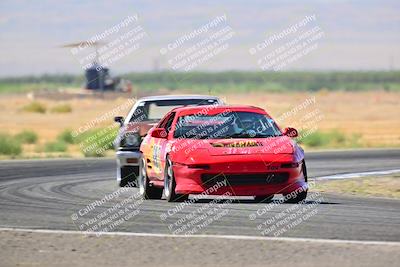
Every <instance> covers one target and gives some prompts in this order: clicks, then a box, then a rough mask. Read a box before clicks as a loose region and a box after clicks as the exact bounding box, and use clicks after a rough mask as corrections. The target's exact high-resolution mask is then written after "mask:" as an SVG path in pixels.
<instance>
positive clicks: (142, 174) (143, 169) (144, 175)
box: [138, 159, 147, 195]
mask: <svg viewBox="0 0 400 267" xmlns="http://www.w3.org/2000/svg"><path fill="white" fill-rule="evenodd" d="M141 163H142V164H141V165H142V166H141V168H140V175H139V179H138V180H139V192H140V194H142V195H143V194H144V192H145V190H146V188H145V186H146V178H147V172H146V163H145V161H144V159H142V161H141Z"/></svg>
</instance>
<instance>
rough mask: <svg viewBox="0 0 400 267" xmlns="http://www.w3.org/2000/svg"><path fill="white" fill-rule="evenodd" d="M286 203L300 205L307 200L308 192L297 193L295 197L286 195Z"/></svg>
mask: <svg viewBox="0 0 400 267" xmlns="http://www.w3.org/2000/svg"><path fill="white" fill-rule="evenodd" d="M284 197H285V200H286V203H299V202H301V201H303V200H305V199H306V198H307V191H302V192H299V193H297V194H296V195H295V196H294V197H292V196H291V194H288V195H284Z"/></svg>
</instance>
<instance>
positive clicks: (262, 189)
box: [173, 162, 308, 196]
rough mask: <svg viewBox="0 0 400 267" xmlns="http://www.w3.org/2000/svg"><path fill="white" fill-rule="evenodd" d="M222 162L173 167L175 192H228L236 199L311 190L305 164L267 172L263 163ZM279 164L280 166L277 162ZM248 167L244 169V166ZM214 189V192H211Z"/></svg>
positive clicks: (215, 193)
mask: <svg viewBox="0 0 400 267" xmlns="http://www.w3.org/2000/svg"><path fill="white" fill-rule="evenodd" d="M249 165H251V163H249V162H248V163H246V164H243V165H242V166H241V165H240V164H238V163H233V164H229V163H223V164H206V165H199V166H187V165H181V164H176V165H174V167H173V170H174V176H175V179H176V190H175V191H176V193H178V194H201V193H203V194H204V192H207V193H208V194H210V195H222V194H225V193H226V192H229V193H230V194H232V195H236V196H264V195H272V194H289V193H291V192H293V191H296V190H298V189H300V188H302V190H307V189H308V184H307V182H306V179H305V177H304V175H303V171H302V163H300V164H299V165H298V167H295V168H277V169H274V170H266V168H265V163H264V162H259V163H257V162H254V163H253V166H251V168H248V166H249ZM277 165H281V163H278V164H277ZM244 166H245V167H244ZM211 188H212V190H210V189H211Z"/></svg>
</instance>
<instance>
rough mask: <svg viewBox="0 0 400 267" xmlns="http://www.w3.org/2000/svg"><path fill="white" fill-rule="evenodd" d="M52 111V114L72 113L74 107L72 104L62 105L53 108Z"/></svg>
mask: <svg viewBox="0 0 400 267" xmlns="http://www.w3.org/2000/svg"><path fill="white" fill-rule="evenodd" d="M50 111H51V112H52V113H70V112H72V107H71V105H70V104H60V105H57V106H54V107H52V108H51V109H50Z"/></svg>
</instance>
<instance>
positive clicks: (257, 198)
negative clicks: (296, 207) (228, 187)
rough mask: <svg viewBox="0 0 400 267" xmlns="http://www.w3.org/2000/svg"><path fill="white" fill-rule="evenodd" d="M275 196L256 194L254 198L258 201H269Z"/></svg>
mask: <svg viewBox="0 0 400 267" xmlns="http://www.w3.org/2000/svg"><path fill="white" fill-rule="evenodd" d="M273 198H274V195H265V196H255V197H254V200H255V201H256V202H258V203H268V202H271V200H272V199H273Z"/></svg>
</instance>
